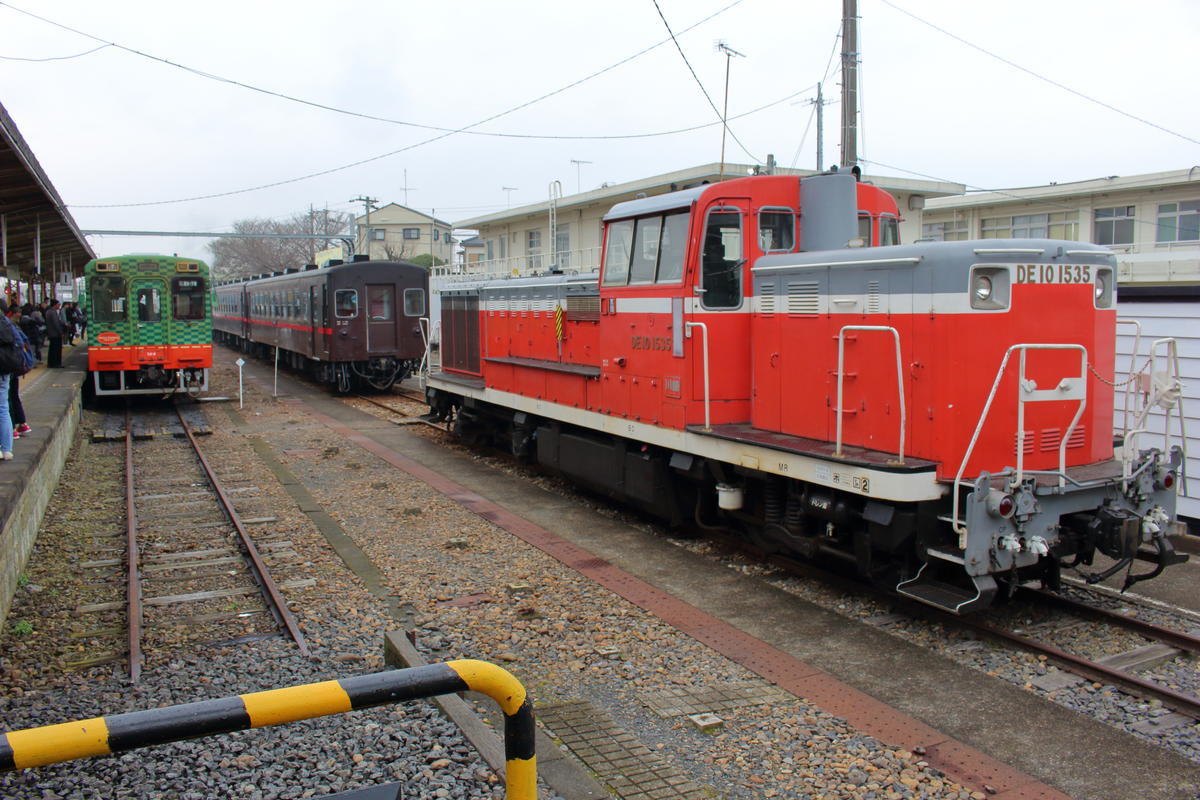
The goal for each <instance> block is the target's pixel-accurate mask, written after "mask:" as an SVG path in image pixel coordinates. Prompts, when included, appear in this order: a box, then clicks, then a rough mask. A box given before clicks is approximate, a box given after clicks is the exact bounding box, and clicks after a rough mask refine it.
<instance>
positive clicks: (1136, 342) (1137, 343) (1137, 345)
mask: <svg viewBox="0 0 1200 800" xmlns="http://www.w3.org/2000/svg"><path fill="white" fill-rule="evenodd" d="M1117 324H1118V325H1133V326H1134V328H1136V330H1135V331H1134V334H1133V349H1131V350H1130V351H1129V380H1127V381H1125V396H1124V398H1123V399H1122V408H1121V439H1122V440H1124V439H1126V438H1127V437H1128V436H1129V393H1130V391H1131V390H1132V389H1133V380H1134V367H1136V366H1137V357H1138V353H1140V352H1141V350H1142V323H1141V320H1136V319H1129V318H1122V317H1117Z"/></svg>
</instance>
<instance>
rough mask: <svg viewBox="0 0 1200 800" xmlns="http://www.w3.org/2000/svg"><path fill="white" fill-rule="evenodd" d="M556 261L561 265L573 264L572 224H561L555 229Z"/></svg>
mask: <svg viewBox="0 0 1200 800" xmlns="http://www.w3.org/2000/svg"><path fill="white" fill-rule="evenodd" d="M554 263H555V264H557V265H558V266H559V267H569V266H571V226H570V225H559V226H558V227H557V228H555V230H554Z"/></svg>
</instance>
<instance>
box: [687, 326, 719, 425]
mask: <svg viewBox="0 0 1200 800" xmlns="http://www.w3.org/2000/svg"><path fill="white" fill-rule="evenodd" d="M683 325H684V328H685V329H686V331H687V337H688V338H689V339H690V338H692V328H699V329H700V332H701V333H703V334H704V338H703V347H704V349H703V353H704V430H706V431H711V430H712V414H711V413H710V404H709V390H708V326H707V325H705V324H704V323H703V322H685V323H683Z"/></svg>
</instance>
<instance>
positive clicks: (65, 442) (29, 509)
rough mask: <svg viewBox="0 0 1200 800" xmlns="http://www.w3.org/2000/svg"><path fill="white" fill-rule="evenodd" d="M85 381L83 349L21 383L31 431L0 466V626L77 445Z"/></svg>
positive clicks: (68, 348) (74, 350)
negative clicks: (9, 458) (10, 459)
mask: <svg viewBox="0 0 1200 800" xmlns="http://www.w3.org/2000/svg"><path fill="white" fill-rule="evenodd" d="M43 354H44V350H43ZM86 375H87V347H86V346H85V345H83V344H82V343H81V344H77V345H75V346H74V347H71V346H67V345H65V344H64V347H63V367H62V368H61V369H58V368H56V369H50V368H48V367H46V365H45V364H38V365H37V367H35V368H34V370H33V371H32V372H30V373H29V374H27V375H23V376H22V377H21V378H20V381H21V383H20V393H21V404H22V405H23V406H24V407H25V416H26V417H27V421H28V424H29V426H30V427H31V428H33V430H32V431H31V432H30V433H27V434H25V435H24V436H22V437H21V438H20V439H16V440H14V441H13V459H12V461H0V625H2V624H3V623H4V620H5V619H6V618H7V617H8V611H9V608H10V607H11V605H12V598H13V594H14V593H15V592H16V590H17V588H18V585H19V584H20V578H21V574H22V573H23V572H24V571H25V563H26V561H27V560H28V559H29V554H30V552H31V551H32V550H33V544H34V540H35V539H36V538H37V532H38V528H39V527H41V522H42V517H43V516H44V515H45V513H46V507H47V506H48V505H49V504H50V498H51V496H52V495H53V494H54V488H55V487H56V486H57V485H58V479H59V476H60V475H61V474H62V470H63V466H64V465H65V464H66V461H67V456H68V455H69V454H70V452H71V445H72V444H73V443H74V441H75V432H76V430H78V428H79V418H80V387H81V386H82V385H83V380H84V378H85V376H86Z"/></svg>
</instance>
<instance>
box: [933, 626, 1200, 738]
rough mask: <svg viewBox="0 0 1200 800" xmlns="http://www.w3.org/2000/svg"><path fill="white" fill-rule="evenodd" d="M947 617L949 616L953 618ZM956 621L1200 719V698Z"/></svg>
mask: <svg viewBox="0 0 1200 800" xmlns="http://www.w3.org/2000/svg"><path fill="white" fill-rule="evenodd" d="M945 616H947V617H949V615H945ZM953 619H954V621H955V622H957V623H958V624H959V625H962V626H963V627H966V628H971V629H973V630H976V631H979V632H980V633H984V634H986V635H988V636H992V637H995V638H997V639H1001V640H1003V641H1006V642H1011V643H1012V644H1015V645H1017V646H1019V647H1021V648H1024V649H1025V650H1029V651H1030V652H1034V653H1042V654H1044V655H1045V656H1047V657H1048V658H1052V659H1054V660H1055V661H1057V662H1058V663H1059V664H1062V665H1065V666H1066V668H1067V669H1068V670H1069V671H1071V672H1074V673H1076V674H1078V675H1083V676H1084V677H1088V678H1092V679H1093V680H1101V681H1109V682H1111V683H1114V684H1117V685H1118V686H1124V687H1126V688H1130V689H1133V690H1134V692H1135V693H1137V694H1140V695H1141V696H1143V697H1146V696H1148V697H1151V698H1155V699H1158V700H1161V701H1162V703H1163V705H1165V706H1167V707H1169V708H1172V709H1174V710H1175V711H1178V712H1179V713H1180V714H1184V715H1186V716H1189V717H1192V718H1193V719H1197V720H1200V698H1198V697H1194V696H1192V695H1187V694H1183V693H1182V692H1177V691H1175V690H1174V689H1168V688H1167V687H1165V686H1161V685H1159V684H1157V683H1154V682H1152V681H1148V680H1145V679H1144V678H1139V677H1138V676H1136V675H1131V674H1130V673H1128V672H1125V671H1123V670H1119V669H1114V668H1112V667H1108V666H1105V665H1104V664H1100V663H1097V662H1095V661H1092V660H1090V659H1087V658H1083V657H1082V656H1077V655H1075V654H1074V653H1068V652H1067V651H1066V650H1063V649H1061V648H1058V647H1055V646H1054V645H1052V644H1046V643H1045V642H1039V641H1036V640H1034V639H1030V638H1027V637H1025V636H1022V635H1020V634H1019V633H1013V632H1012V631H1009V630H1005V629H1004V628H999V627H996V626H995V625H991V624H989V623H986V622H981V621H978V620H974V619H971V618H969V617H954V618H953Z"/></svg>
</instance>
